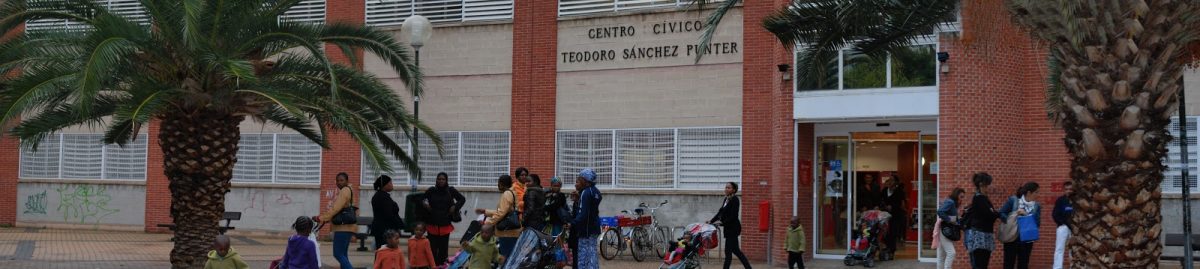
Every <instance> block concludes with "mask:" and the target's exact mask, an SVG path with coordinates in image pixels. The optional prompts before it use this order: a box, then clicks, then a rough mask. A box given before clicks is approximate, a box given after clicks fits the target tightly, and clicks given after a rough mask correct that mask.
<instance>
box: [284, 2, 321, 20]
mask: <svg viewBox="0 0 1200 269" xmlns="http://www.w3.org/2000/svg"><path fill="white" fill-rule="evenodd" d="M279 21H285V22H306V23H325V0H303V1H300V3H297V4H296V5H295V6H292V8H291V9H288V10H287V11H284V12H283V15H282V16H279Z"/></svg>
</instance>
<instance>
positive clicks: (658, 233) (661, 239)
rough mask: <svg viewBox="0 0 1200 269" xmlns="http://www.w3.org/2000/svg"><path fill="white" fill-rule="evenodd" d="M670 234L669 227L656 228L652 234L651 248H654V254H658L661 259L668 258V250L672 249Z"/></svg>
mask: <svg viewBox="0 0 1200 269" xmlns="http://www.w3.org/2000/svg"><path fill="white" fill-rule="evenodd" d="M670 234H671V233H670V232H668V231H667V227H662V226H658V227H654V231H652V232H651V233H650V243H651V247H652V248H654V253H655V254H658V258H659V259H662V258H666V257H667V254H668V252H669V250H667V248H670V247H671V238H670V237H669V236H670Z"/></svg>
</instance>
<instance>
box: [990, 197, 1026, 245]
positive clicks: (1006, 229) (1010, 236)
mask: <svg viewBox="0 0 1200 269" xmlns="http://www.w3.org/2000/svg"><path fill="white" fill-rule="evenodd" d="M1009 201H1013V200H1009ZM1016 207H1017V205H1016V204H1014V205H1013V206H1012V208H1013V211H1012V212H1009V213H1008V218H1005V219H1004V223H1000V231H999V232H997V234H996V238H997V239H1000V242H1004V243H1012V242H1015V241H1017V239H1020V238H1019V237H1018V235H1019V234H1018V233H1017V226H1018V225H1017V210H1016Z"/></svg>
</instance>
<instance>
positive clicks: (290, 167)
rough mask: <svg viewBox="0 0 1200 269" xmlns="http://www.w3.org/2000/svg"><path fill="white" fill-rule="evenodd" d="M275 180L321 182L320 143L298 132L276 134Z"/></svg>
mask: <svg viewBox="0 0 1200 269" xmlns="http://www.w3.org/2000/svg"><path fill="white" fill-rule="evenodd" d="M275 157H276V160H275V181H276V182H321V145H317V144H316V143H313V142H312V141H311V140H308V138H307V137H304V135H300V134H278V135H276V141H275Z"/></svg>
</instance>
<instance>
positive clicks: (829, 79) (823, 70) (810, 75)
mask: <svg viewBox="0 0 1200 269" xmlns="http://www.w3.org/2000/svg"><path fill="white" fill-rule="evenodd" d="M796 55H797V56H796V64H795V66H796V68H795V70H796V72H797V73H796V77H797V78H799V79H798V80H797V82H796V83H797V84H796V90H799V91H812V90H836V89H837V88H838V55H836V54H835V55H830V56H829V57H828V58H830V59H828V60H825V61H824V62H825V64H824V65H821V66H819V67H817V68H815V70H813V71H810V72H803V71H801V70H803V69H804V68H801V67H802V66H804V65H802V64H800V62H802V61H801V60H803V59H801V58H800V57H801V56H800V54H796Z"/></svg>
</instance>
